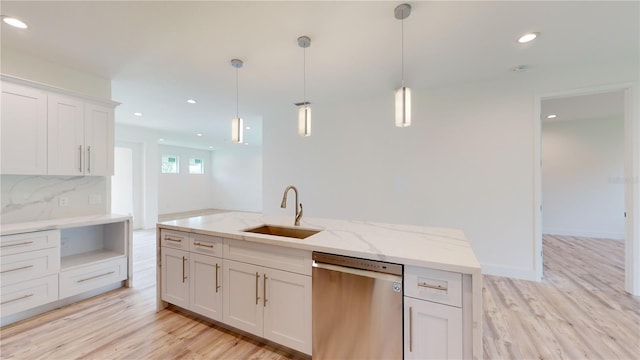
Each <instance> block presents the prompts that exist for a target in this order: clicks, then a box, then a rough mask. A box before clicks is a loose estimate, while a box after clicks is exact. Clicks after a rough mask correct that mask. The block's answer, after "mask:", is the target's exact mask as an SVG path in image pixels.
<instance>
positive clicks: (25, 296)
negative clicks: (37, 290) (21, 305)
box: [0, 294, 33, 305]
mask: <svg viewBox="0 0 640 360" xmlns="http://www.w3.org/2000/svg"><path fill="white" fill-rule="evenodd" d="M32 296H33V294H27V295H24V296H20V297H19V298H15V299H11V300H7V301H3V302H1V303H0V305H4V304H8V303H12V302H14V301H18V300H22V299H26V298H30V297H32Z"/></svg>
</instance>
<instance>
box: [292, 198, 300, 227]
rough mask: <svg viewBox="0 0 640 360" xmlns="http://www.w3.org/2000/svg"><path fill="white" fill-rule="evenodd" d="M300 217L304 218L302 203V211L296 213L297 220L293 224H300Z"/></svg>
mask: <svg viewBox="0 0 640 360" xmlns="http://www.w3.org/2000/svg"><path fill="white" fill-rule="evenodd" d="M300 219H302V203H300V212H299V213H298V214H297V215H296V221H295V222H294V223H293V225H295V226H300Z"/></svg>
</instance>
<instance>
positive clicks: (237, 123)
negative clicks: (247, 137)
mask: <svg viewBox="0 0 640 360" xmlns="http://www.w3.org/2000/svg"><path fill="white" fill-rule="evenodd" d="M243 130H244V128H243V126H242V118H239V117H237V118H234V119H233V120H231V141H233V142H234V143H238V144H242V141H243V136H242V135H243Z"/></svg>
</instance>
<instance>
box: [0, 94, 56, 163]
mask: <svg viewBox="0 0 640 360" xmlns="http://www.w3.org/2000/svg"><path fill="white" fill-rule="evenodd" d="M1 104H2V106H0V107H1V108H2V114H1V116H0V133H1V139H0V141H1V144H2V148H1V149H0V150H1V152H2V160H1V161H2V162H1V164H2V167H1V169H0V173H1V174H17V175H46V174H47V95H46V93H45V92H44V91H42V90H39V89H33V88H29V87H25V86H20V85H16V84H11V83H7V82H2V100H1Z"/></svg>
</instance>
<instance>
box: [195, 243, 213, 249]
mask: <svg viewBox="0 0 640 360" xmlns="http://www.w3.org/2000/svg"><path fill="white" fill-rule="evenodd" d="M193 245H195V246H202V247H206V248H210V249H213V244H211V245H207V244H204V243H201V242H197V241H196V242H194V243H193Z"/></svg>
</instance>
